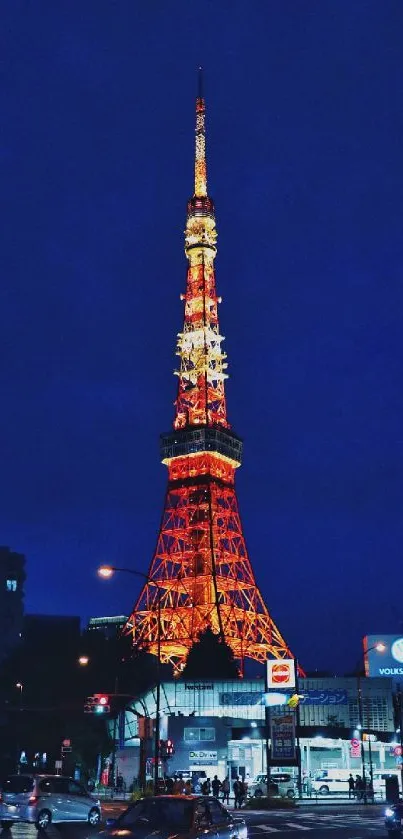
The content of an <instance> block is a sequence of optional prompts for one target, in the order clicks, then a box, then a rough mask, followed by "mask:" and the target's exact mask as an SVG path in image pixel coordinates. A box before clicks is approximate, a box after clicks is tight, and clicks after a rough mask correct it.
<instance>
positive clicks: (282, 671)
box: [267, 658, 295, 689]
mask: <svg viewBox="0 0 403 839" xmlns="http://www.w3.org/2000/svg"><path fill="white" fill-rule="evenodd" d="M267 687H268V688H269V689H270V688H295V661H294V659H293V658H281V659H278V658H277V659H271V658H269V659H268V660H267Z"/></svg>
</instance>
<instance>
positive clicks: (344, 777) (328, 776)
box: [311, 769, 350, 795]
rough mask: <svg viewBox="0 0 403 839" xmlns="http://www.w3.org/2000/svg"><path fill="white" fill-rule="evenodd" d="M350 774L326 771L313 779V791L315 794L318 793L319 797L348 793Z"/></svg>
mask: <svg viewBox="0 0 403 839" xmlns="http://www.w3.org/2000/svg"><path fill="white" fill-rule="evenodd" d="M349 774H350V772H349V770H342V769H324V770H323V771H322V772H318V773H317V774H316V775H315V777H314V778H312V781H311V787H312V790H313V791H314V792H318V793H319V795H328V794H329V793H337V792H345V793H348V790H349V786H348V777H349Z"/></svg>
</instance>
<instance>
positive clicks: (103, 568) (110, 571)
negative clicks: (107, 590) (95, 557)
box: [97, 565, 116, 580]
mask: <svg viewBox="0 0 403 839" xmlns="http://www.w3.org/2000/svg"><path fill="white" fill-rule="evenodd" d="M115 570H116V569H115V568H113V567H112V565H100V567H99V568H98V570H97V574H98V576H99V577H103V578H104V580H109V578H110V577H113V575H114V573H115Z"/></svg>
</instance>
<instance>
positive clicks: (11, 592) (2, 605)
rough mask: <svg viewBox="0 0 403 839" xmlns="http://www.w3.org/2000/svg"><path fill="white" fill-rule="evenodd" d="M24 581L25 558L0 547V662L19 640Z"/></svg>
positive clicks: (22, 613) (22, 611) (22, 612)
mask: <svg viewBox="0 0 403 839" xmlns="http://www.w3.org/2000/svg"><path fill="white" fill-rule="evenodd" d="M25 579H26V574H25V556H23V554H19V553H15V551H11V550H10V548H7V547H0V661H3V660H4V659H5V658H6V657H7V655H8V654H9V653H10V652H11V651H12V649H13V647H15V645H16V644H17V643H18V641H19V639H20V638H21V633H22V624H23V617H24V582H25Z"/></svg>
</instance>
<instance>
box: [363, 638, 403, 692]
mask: <svg viewBox="0 0 403 839" xmlns="http://www.w3.org/2000/svg"><path fill="white" fill-rule="evenodd" d="M380 642H381V643H382V644H385V650H384V651H383V652H378V650H376V649H375V646H376V644H379V643H380ZM364 652H365V673H366V675H367V676H384V677H385V678H389V679H395V680H397V681H403V635H367V636H366V637H365V638H364Z"/></svg>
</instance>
